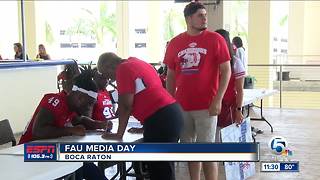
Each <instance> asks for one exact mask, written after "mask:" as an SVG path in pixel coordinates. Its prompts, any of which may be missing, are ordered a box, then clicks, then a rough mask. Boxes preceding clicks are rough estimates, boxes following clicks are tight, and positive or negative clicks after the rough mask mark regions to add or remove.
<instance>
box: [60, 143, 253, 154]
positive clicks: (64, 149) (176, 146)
mask: <svg viewBox="0 0 320 180" xmlns="http://www.w3.org/2000/svg"><path fill="white" fill-rule="evenodd" d="M258 151H259V144H258V143H207V144H203V143H192V144H184V143H143V144H133V143H61V144H60V153H77V152H79V153H80V152H81V153H106V152H109V153H110V152H118V153H258Z"/></svg>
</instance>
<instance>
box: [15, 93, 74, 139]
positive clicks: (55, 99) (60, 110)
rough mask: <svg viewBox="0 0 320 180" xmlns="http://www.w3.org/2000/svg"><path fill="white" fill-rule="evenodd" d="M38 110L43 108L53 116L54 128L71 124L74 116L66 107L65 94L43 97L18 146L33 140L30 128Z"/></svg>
mask: <svg viewBox="0 0 320 180" xmlns="http://www.w3.org/2000/svg"><path fill="white" fill-rule="evenodd" d="M40 108H45V109H46V110H49V111H50V112H51V113H52V114H53V116H54V121H53V123H54V126H56V127H65V126H66V124H67V123H69V122H71V120H72V119H73V117H74V116H75V115H76V113H75V112H72V111H70V109H69V107H68V106H67V95H66V93H65V92H61V93H56V94H54V93H52V94H46V95H44V97H43V98H42V100H41V101H40V104H39V105H38V107H37V109H36V111H35V112H34V114H33V116H32V119H31V121H30V122H29V123H28V124H27V126H26V129H25V131H24V133H23V134H22V136H21V139H20V141H19V144H23V143H27V142H30V141H32V140H33V137H32V128H33V124H34V121H35V118H36V116H37V114H38V112H39V111H40Z"/></svg>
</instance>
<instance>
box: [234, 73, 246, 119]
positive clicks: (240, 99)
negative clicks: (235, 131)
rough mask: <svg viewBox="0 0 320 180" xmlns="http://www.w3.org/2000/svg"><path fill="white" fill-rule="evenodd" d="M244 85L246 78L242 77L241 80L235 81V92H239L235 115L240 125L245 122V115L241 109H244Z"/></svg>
mask: <svg viewBox="0 0 320 180" xmlns="http://www.w3.org/2000/svg"><path fill="white" fill-rule="evenodd" d="M243 84H244V77H241V78H239V79H236V80H235V90H236V92H237V94H236V108H237V109H236V113H235V118H234V119H235V122H236V123H238V124H241V122H242V120H243V115H242V111H241V109H238V108H241V107H242V102H243Z"/></svg>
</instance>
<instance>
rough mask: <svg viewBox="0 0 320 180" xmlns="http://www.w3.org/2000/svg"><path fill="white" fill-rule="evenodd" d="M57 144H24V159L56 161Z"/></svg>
mask: <svg viewBox="0 0 320 180" xmlns="http://www.w3.org/2000/svg"><path fill="white" fill-rule="evenodd" d="M56 160H57V145H56V144H53V143H32V144H31V143H30V144H29V143H26V144H24V161H56Z"/></svg>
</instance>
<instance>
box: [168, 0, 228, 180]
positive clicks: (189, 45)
mask: <svg viewBox="0 0 320 180" xmlns="http://www.w3.org/2000/svg"><path fill="white" fill-rule="evenodd" d="M184 16H185V20H186V23H187V31H186V32H184V33H181V34H179V35H178V36H176V37H174V38H173V39H172V40H171V41H170V43H169V45H168V47H167V50H166V54H165V58H164V63H165V64H166V65H167V66H168V73H167V83H166V88H167V89H168V91H169V92H170V94H171V95H173V96H174V97H175V98H176V99H177V101H178V102H179V103H180V104H181V106H182V108H183V110H184V115H185V116H184V117H185V118H184V120H185V121H184V125H185V126H184V129H183V131H182V135H181V141H182V142H214V141H215V131H216V125H217V115H218V114H219V113H220V111H221V102H222V97H223V95H224V93H225V90H226V88H227V85H228V81H229V78H230V73H231V71H230V63H229V60H230V56H229V52H228V48H227V46H226V43H225V41H224V39H223V38H222V37H221V36H220V35H219V34H217V33H215V32H210V31H208V30H206V29H207V14H206V10H205V7H204V6H203V5H202V4H201V3H199V2H191V3H189V4H188V5H187V6H186V7H185V9H184ZM219 74H220V75H221V76H220V79H219ZM200 170H201V163H200V162H189V172H190V176H191V179H200ZM203 170H204V175H205V178H206V179H207V180H208V179H210V180H211V179H217V178H218V167H217V164H216V163H213V162H203Z"/></svg>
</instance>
